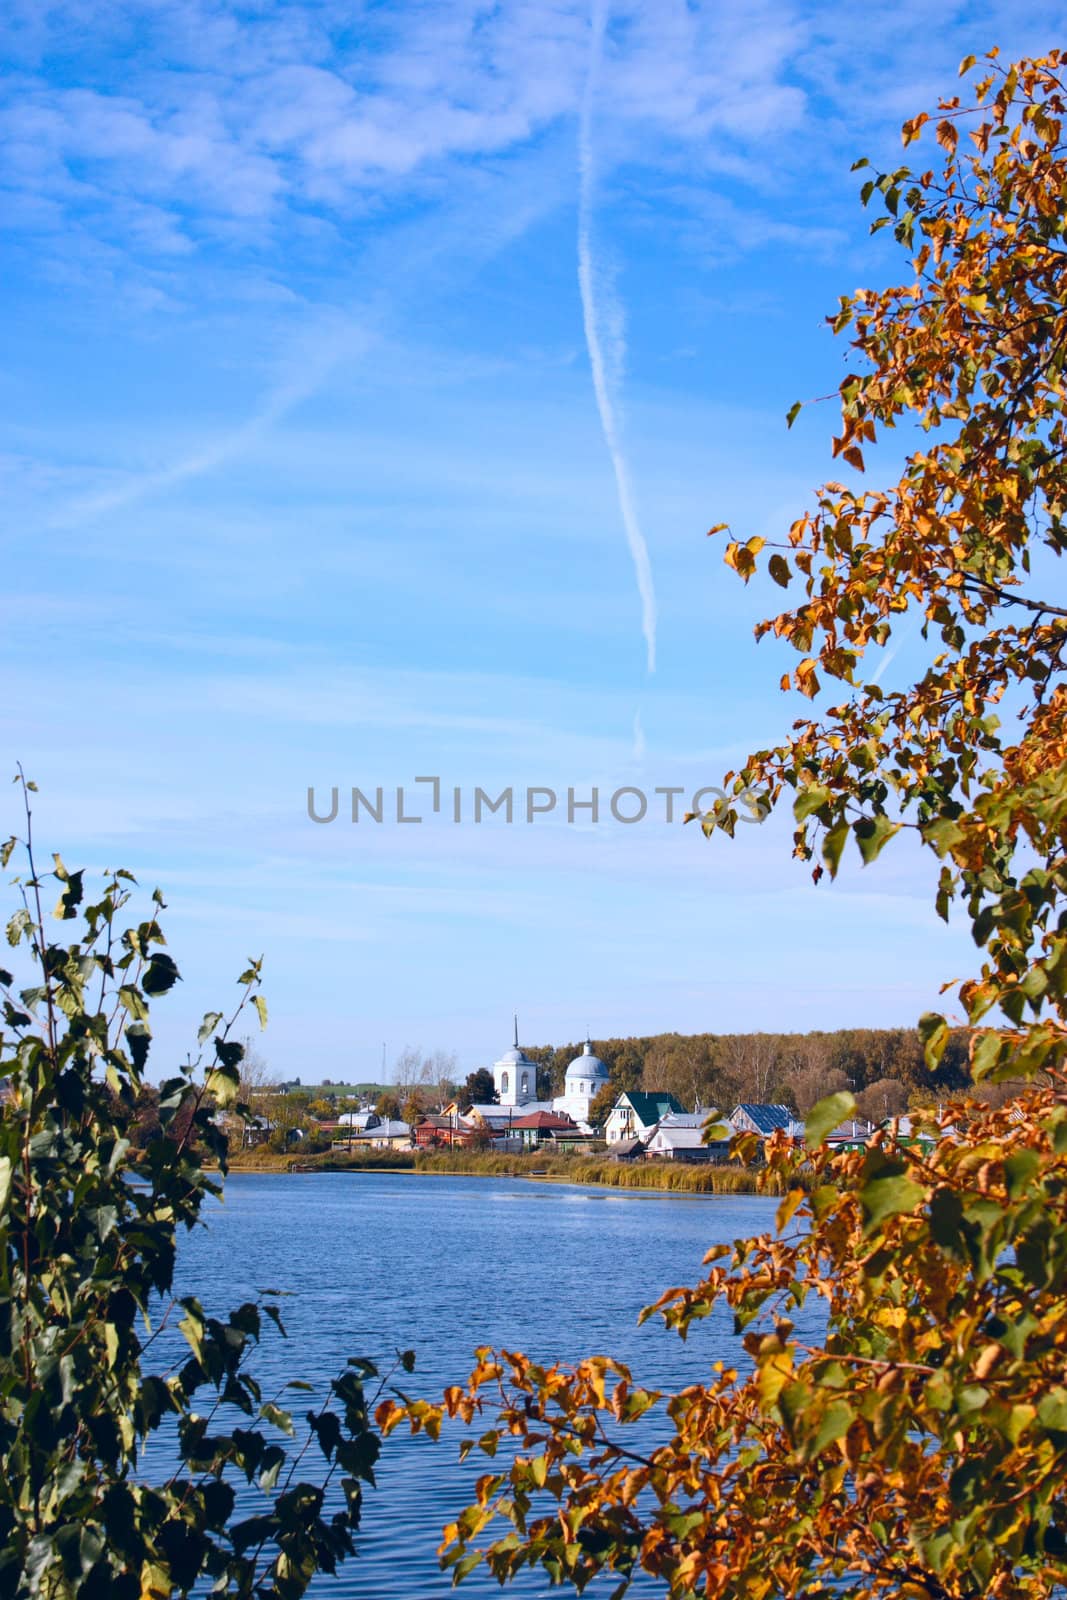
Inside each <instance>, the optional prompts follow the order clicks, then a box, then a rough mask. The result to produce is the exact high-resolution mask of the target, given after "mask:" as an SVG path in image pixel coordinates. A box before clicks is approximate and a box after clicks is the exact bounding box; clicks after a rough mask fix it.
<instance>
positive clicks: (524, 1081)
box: [522, 1072, 530, 1094]
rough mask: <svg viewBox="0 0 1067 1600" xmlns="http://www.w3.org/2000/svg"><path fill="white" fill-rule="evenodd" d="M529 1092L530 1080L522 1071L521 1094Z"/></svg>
mask: <svg viewBox="0 0 1067 1600" xmlns="http://www.w3.org/2000/svg"><path fill="white" fill-rule="evenodd" d="M529 1092H530V1080H529V1078H528V1076H527V1075H526V1073H525V1072H524V1073H523V1075H522V1093H523V1094H529Z"/></svg>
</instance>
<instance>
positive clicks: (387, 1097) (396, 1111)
mask: <svg viewBox="0 0 1067 1600" xmlns="http://www.w3.org/2000/svg"><path fill="white" fill-rule="evenodd" d="M374 1109H375V1111H376V1112H377V1113H378V1115H379V1117H381V1119H382V1121H383V1122H398V1121H399V1120H400V1100H399V1098H398V1097H397V1095H396V1094H395V1093H394V1092H393V1091H392V1090H389V1089H386V1090H385V1091H384V1093H382V1094H380V1095H379V1096H378V1098H377V1100H376V1101H375V1103H374Z"/></svg>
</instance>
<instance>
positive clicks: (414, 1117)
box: [400, 1090, 426, 1128]
mask: <svg viewBox="0 0 1067 1600" xmlns="http://www.w3.org/2000/svg"><path fill="white" fill-rule="evenodd" d="M425 1115H426V1110H425V1107H424V1105H423V1102H422V1098H421V1096H420V1095H419V1094H418V1093H417V1092H416V1091H415V1090H409V1092H408V1095H407V1097H406V1099H405V1100H404V1103H403V1105H402V1106H401V1108H400V1120H401V1122H406V1123H407V1124H408V1126H409V1127H411V1128H413V1127H414V1126H415V1124H416V1122H420V1121H421V1120H422V1118H423V1117H424V1116H425Z"/></svg>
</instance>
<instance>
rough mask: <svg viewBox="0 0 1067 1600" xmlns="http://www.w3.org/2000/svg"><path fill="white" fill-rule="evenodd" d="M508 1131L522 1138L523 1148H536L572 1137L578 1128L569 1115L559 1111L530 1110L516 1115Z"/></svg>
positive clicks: (555, 1143)
mask: <svg viewBox="0 0 1067 1600" xmlns="http://www.w3.org/2000/svg"><path fill="white" fill-rule="evenodd" d="M510 1132H511V1133H512V1134H513V1135H514V1134H517V1135H518V1136H519V1138H520V1139H521V1140H522V1145H523V1149H524V1150H538V1149H540V1148H541V1146H542V1145H558V1144H559V1143H560V1142H562V1141H565V1140H566V1139H567V1138H568V1137H571V1138H573V1136H574V1135H576V1134H577V1133H578V1128H577V1125H576V1124H575V1122H574V1121H573V1119H572V1118H571V1117H568V1116H564V1114H563V1113H562V1112H561V1111H531V1112H529V1113H528V1114H527V1115H526V1116H522V1117H516V1118H515V1120H514V1121H513V1122H512V1124H511V1128H510Z"/></svg>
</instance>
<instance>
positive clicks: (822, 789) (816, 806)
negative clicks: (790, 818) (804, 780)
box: [793, 783, 833, 822]
mask: <svg viewBox="0 0 1067 1600" xmlns="http://www.w3.org/2000/svg"><path fill="white" fill-rule="evenodd" d="M832 799H833V796H832V795H831V793H830V791H829V789H828V788H827V787H826V785H825V784H824V783H809V784H807V785H806V786H805V787H804V788H803V789H801V790H800V793H799V794H798V795H797V797H796V799H795V800H794V802H793V815H794V817H796V819H797V821H798V822H804V821H806V819H807V818H808V817H810V816H811V814H812V812H813V811H818V810H820V809H821V808H822V807H823V806H825V805H829V803H830V801H831V800H832Z"/></svg>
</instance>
